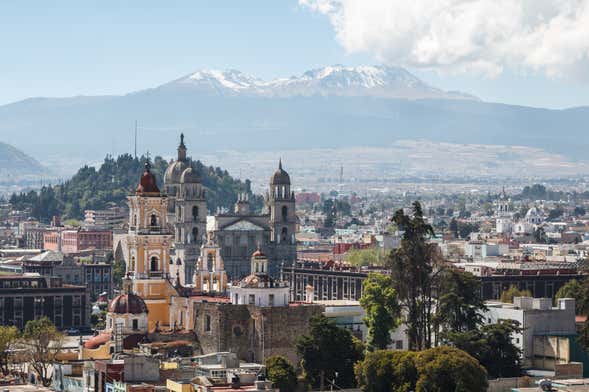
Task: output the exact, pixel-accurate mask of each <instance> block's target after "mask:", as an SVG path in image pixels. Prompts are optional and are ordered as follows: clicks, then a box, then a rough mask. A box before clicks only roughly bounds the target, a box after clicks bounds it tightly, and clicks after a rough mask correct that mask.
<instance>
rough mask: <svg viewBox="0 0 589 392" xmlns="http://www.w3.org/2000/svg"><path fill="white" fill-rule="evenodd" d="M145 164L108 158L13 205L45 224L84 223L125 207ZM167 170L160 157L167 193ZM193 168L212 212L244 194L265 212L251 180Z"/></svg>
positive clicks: (17, 197) (157, 163)
mask: <svg viewBox="0 0 589 392" xmlns="http://www.w3.org/2000/svg"><path fill="white" fill-rule="evenodd" d="M145 162H146V158H145V157H141V158H139V159H138V158H133V157H132V156H131V155H128V154H126V155H121V156H119V157H118V158H116V159H114V158H112V157H106V158H105V159H104V162H103V163H102V165H101V166H100V167H99V168H98V169H96V168H94V167H91V166H90V167H89V166H84V167H82V168H81V169H80V170H78V172H77V173H76V174H75V175H74V176H73V177H72V178H71V179H70V180H67V181H65V182H64V183H63V184H59V185H54V186H45V187H43V188H41V189H40V190H38V191H29V192H23V193H18V194H13V195H12V196H11V198H10V203H11V204H12V205H13V206H14V207H16V208H18V209H21V210H24V209H30V210H31V213H32V216H33V217H35V218H37V219H39V220H41V221H43V222H49V221H50V220H51V217H52V216H54V215H57V216H62V217H63V218H64V219H69V218H73V219H82V216H83V212H84V210H87V209H104V208H106V207H107V206H109V205H110V204H111V203H114V204H116V205H124V204H125V203H126V200H127V196H128V195H129V194H130V193H132V192H133V191H134V190H135V189H136V186H137V184H138V182H139V179H140V177H141V174H142V173H143V170H144V165H145ZM167 167H168V162H167V161H166V160H165V159H162V158H161V157H156V158H155V159H154V160H153V165H152V172H153V173H154V174H155V176H156V181H157V183H158V186H159V187H160V189H163V182H162V181H163V176H164V172H165V170H166V168H167ZM192 167H193V168H194V169H195V170H196V171H197V173H199V175H200V177H201V181H202V184H203V186H204V188H205V190H206V194H207V204H208V208H209V210H210V211H211V212H212V211H216V210H217V208H218V207H221V208H226V209H232V208H233V205H234V204H235V202H236V201H237V195H238V193H240V192H245V193H248V194H249V195H250V203H251V204H252V205H251V208H252V209H253V210H254V211H256V210H257V211H259V210H260V209H261V208H262V205H263V198H262V196H257V195H253V194H252V192H251V183H250V182H249V180H245V181H243V182H242V181H240V180H236V179H234V178H233V177H231V176H230V175H229V173H228V172H227V171H226V170H223V169H221V168H219V167H213V166H209V167H207V166H205V165H203V164H202V163H201V162H200V161H192Z"/></svg>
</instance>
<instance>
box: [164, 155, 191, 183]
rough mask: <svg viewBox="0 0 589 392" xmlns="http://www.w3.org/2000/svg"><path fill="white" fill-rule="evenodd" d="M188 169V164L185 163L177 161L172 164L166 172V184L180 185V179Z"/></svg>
mask: <svg viewBox="0 0 589 392" xmlns="http://www.w3.org/2000/svg"><path fill="white" fill-rule="evenodd" d="M187 168H188V163H187V162H185V161H175V162H172V163H170V165H169V166H168V168H167V169H166V172H165V173H164V183H165V184H166V185H168V184H178V183H180V177H182V173H183V172H184V171H185V170H186V169H187Z"/></svg>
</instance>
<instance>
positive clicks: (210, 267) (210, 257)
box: [207, 253, 215, 271]
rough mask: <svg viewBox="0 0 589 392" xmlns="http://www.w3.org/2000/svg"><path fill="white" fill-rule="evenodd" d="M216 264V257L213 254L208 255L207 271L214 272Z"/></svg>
mask: <svg viewBox="0 0 589 392" xmlns="http://www.w3.org/2000/svg"><path fill="white" fill-rule="evenodd" d="M214 262H215V256H214V255H213V253H207V271H212V270H213V263H214Z"/></svg>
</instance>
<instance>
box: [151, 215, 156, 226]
mask: <svg viewBox="0 0 589 392" xmlns="http://www.w3.org/2000/svg"><path fill="white" fill-rule="evenodd" d="M149 224H150V225H151V226H157V217H156V216H155V214H151V218H150V222H149Z"/></svg>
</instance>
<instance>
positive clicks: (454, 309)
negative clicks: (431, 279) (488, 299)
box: [434, 268, 485, 337]
mask: <svg viewBox="0 0 589 392" xmlns="http://www.w3.org/2000/svg"><path fill="white" fill-rule="evenodd" d="M484 310H485V303H484V301H483V300H482V298H481V283H480V280H478V279H477V278H476V277H475V276H474V275H472V274H471V273H469V272H464V271H460V270H457V269H453V268H450V269H446V270H444V271H443V272H442V273H441V275H440V278H439V283H438V305H437V308H436V315H435V318H434V322H435V325H436V326H438V327H439V328H440V331H441V335H442V337H444V335H445V334H446V333H449V332H464V331H470V330H473V329H477V328H478V327H479V326H480V324H481V322H482V312H483V311H484Z"/></svg>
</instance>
